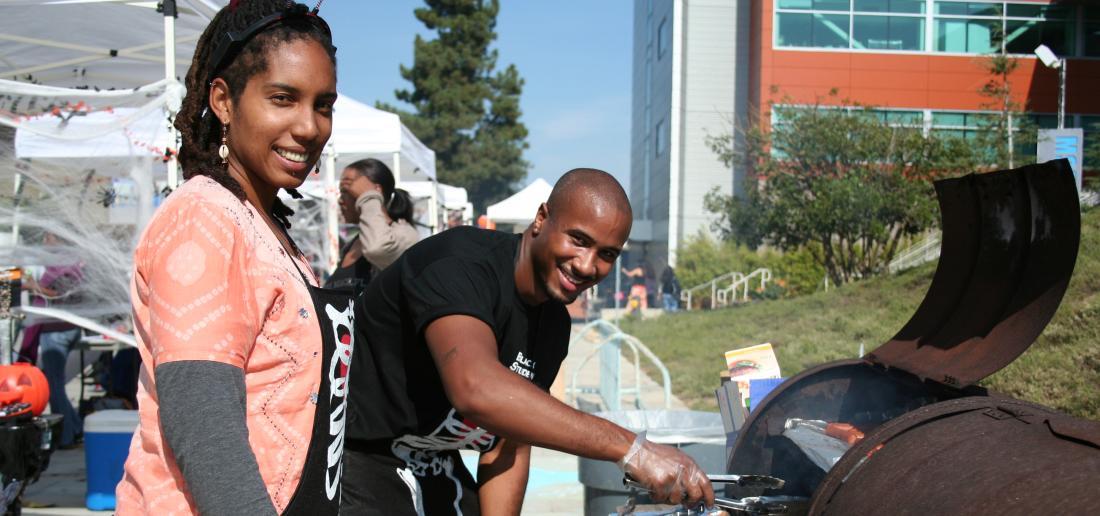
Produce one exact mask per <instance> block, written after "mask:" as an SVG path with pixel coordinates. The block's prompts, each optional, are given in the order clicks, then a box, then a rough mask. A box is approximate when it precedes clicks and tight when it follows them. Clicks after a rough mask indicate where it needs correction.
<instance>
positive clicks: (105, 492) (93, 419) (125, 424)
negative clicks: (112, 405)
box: [84, 410, 138, 511]
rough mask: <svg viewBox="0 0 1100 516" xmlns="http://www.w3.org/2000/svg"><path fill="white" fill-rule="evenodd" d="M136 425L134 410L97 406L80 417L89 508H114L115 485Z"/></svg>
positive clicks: (106, 509) (107, 509) (86, 502)
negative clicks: (81, 418) (86, 414)
mask: <svg viewBox="0 0 1100 516" xmlns="http://www.w3.org/2000/svg"><path fill="white" fill-rule="evenodd" d="M137 426H138V411H136V410H101V411H99V412H96V413H93V414H89V415H88V417H86V418H84V464H85V466H86V468H87V473H88V496H87V498H85V499H84V501H85V505H87V506H88V508H89V509H91V510H93V511H110V510H114V508H115V486H117V485H118V483H119V481H121V480H122V465H123V464H125V463H126V455H127V454H128V453H129V452H130V441H131V439H133V436H134V430H136V429H137Z"/></svg>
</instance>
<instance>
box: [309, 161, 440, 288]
mask: <svg viewBox="0 0 1100 516" xmlns="http://www.w3.org/2000/svg"><path fill="white" fill-rule="evenodd" d="M340 208H341V211H342V212H343V216H344V220H345V222H348V223H356V224H357V225H358V226H359V235H358V236H357V237H356V238H354V239H352V240H351V241H350V242H348V243H347V244H346V245H345V246H344V248H343V250H342V252H341V260H340V266H339V267H338V268H337V269H336V271H335V272H333V274H332V276H331V277H330V278H329V280H328V282H327V283H326V286H327V287H329V288H351V289H354V290H355V291H356V292H358V291H359V290H360V289H362V287H364V286H366V284H367V283H369V282H370V278H371V277H372V276H373V275H374V274H376V273H378V271H381V270H382V269H385V268H386V267H388V266H389V265H390V264H391V263H393V262H394V260H397V257H399V256H401V253H404V252H405V250H406V249H408V248H409V247H411V246H412V245H413V244H415V243H416V242H417V241H418V240H420V233H419V232H417V230H416V226H415V223H414V222H413V204H412V199H411V198H410V197H409V193H408V192H406V191H404V190H401V189H397V188H394V179H393V173H392V172H390V169H389V167H387V166H386V164H385V163H382V162H381V161H378V160H376V159H373V158H367V159H363V160H359V161H356V162H355V163H352V164H351V165H348V167H347V168H345V169H344V172H343V173H342V174H341V175H340Z"/></svg>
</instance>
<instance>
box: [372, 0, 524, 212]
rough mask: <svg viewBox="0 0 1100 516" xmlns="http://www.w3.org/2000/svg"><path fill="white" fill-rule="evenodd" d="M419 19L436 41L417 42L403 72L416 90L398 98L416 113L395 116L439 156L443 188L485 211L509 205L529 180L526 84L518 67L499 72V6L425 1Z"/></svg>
mask: <svg viewBox="0 0 1100 516" xmlns="http://www.w3.org/2000/svg"><path fill="white" fill-rule="evenodd" d="M425 3H426V4H427V7H421V8H418V9H416V10H415V11H414V13H415V15H416V18H417V19H418V20H420V21H421V22H422V23H423V24H424V26H425V27H427V28H428V29H429V30H433V31H435V32H436V35H437V37H436V38H435V39H432V40H425V39H424V38H421V37H420V36H419V35H417V36H416V40H415V42H414V43H413V65H412V66H411V67H405V66H402V67H401V77H402V78H404V79H405V80H407V81H409V82H410V83H412V89H411V90H410V89H401V90H397V91H396V92H395V96H396V97H397V100H400V101H402V102H405V103H407V104H409V105H411V106H412V112H406V111H403V110H401V109H399V108H398V107H396V106H392V105H389V104H385V103H381V102H380V103H378V107H379V108H381V109H385V110H387V111H390V112H393V113H397V114H398V115H400V116H401V119H402V121H404V122H405V124H406V125H407V126H408V127H409V129H411V130H412V131H413V133H415V134H416V135H417V137H419V138H420V140H421V141H423V142H424V143H425V144H426V145H428V147H431V148H432V149H433V150H435V153H436V169H437V171H438V174H439V180H440V181H442V182H444V183H449V184H454V185H457V186H461V187H464V188H466V189H467V191H468V192H469V194H470V198H471V200H472V202H473V203H474V204H475V206H477V208H478V209H479V210H483V209H484V208H485V206H486V205H488V204H490V203H492V202H495V201H497V200H500V199H502V198H504V197H507V196H508V195H510V194H511V193H512V192H514V191H515V186H516V183H518V182H519V181H521V180H522V179H523V178H524V177H525V176H526V175H527V168H528V166H529V165H528V163H527V161H525V160H524V159H523V151H524V150H525V149H526V148H527V146H528V145H527V127H526V126H524V124H523V122H521V121H520V115H521V111H520V106H519V99H520V95H521V93H522V92H523V79H522V78H521V77H520V75H519V71H518V70H517V69H516V67H515V66H514V65H508V66H507V67H506V68H504V69H503V70H500V71H497V70H496V62H497V51H496V50H494V49H490V48H489V47H490V45H491V44H492V42H493V41H494V40H495V39H496V32H495V28H496V17H497V13H498V12H499V10H500V3H499V0H425Z"/></svg>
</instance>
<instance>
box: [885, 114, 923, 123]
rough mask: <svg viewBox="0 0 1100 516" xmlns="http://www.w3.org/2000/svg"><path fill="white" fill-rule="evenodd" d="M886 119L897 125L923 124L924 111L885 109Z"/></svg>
mask: <svg viewBox="0 0 1100 516" xmlns="http://www.w3.org/2000/svg"><path fill="white" fill-rule="evenodd" d="M886 121H887V122H888V123H890V124H897V125H924V113H922V112H920V111H887V112H886Z"/></svg>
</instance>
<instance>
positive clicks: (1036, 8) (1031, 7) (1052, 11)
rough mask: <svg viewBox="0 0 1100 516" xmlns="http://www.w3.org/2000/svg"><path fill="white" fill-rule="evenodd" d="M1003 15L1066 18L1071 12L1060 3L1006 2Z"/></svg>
mask: <svg viewBox="0 0 1100 516" xmlns="http://www.w3.org/2000/svg"><path fill="white" fill-rule="evenodd" d="M1005 16H1018V17H1021V18H1045V19H1051V18H1054V19H1066V18H1070V17H1072V13H1070V11H1069V9H1068V8H1066V7H1065V6H1061V5H1036V4H1008V5H1006V6H1005Z"/></svg>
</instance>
